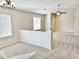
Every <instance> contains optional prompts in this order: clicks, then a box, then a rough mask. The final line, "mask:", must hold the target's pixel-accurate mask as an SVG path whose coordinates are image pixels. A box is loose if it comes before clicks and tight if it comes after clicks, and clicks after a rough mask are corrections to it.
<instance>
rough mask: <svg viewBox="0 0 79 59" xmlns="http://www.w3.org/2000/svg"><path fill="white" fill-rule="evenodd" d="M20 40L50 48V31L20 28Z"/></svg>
mask: <svg viewBox="0 0 79 59" xmlns="http://www.w3.org/2000/svg"><path fill="white" fill-rule="evenodd" d="M20 41H22V42H27V43H30V44H33V45H36V46H41V47H44V48H48V49H51V32H50V31H49V32H42V31H29V30H20Z"/></svg>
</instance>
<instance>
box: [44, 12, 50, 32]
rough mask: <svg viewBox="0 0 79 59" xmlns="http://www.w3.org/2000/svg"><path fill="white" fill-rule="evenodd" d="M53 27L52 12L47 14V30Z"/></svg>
mask: <svg viewBox="0 0 79 59" xmlns="http://www.w3.org/2000/svg"><path fill="white" fill-rule="evenodd" d="M50 27H51V13H48V14H46V17H45V30H46V31H50Z"/></svg>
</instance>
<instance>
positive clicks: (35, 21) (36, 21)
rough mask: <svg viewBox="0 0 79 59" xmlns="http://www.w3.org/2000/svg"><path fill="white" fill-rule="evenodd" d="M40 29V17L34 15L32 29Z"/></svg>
mask: <svg viewBox="0 0 79 59" xmlns="http://www.w3.org/2000/svg"><path fill="white" fill-rule="evenodd" d="M39 29H41V17H40V16H35V17H33V30H39Z"/></svg>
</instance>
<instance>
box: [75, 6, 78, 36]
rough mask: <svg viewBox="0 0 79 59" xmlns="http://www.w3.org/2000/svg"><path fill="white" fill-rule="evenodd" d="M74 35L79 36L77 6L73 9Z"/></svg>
mask: <svg viewBox="0 0 79 59" xmlns="http://www.w3.org/2000/svg"><path fill="white" fill-rule="evenodd" d="M74 19H75V20H74V34H75V35H79V6H77V7H76V9H75V18H74Z"/></svg>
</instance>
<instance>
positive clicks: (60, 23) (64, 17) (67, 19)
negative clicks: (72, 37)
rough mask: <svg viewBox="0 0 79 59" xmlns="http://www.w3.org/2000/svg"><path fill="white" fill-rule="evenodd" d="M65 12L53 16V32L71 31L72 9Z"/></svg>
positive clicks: (72, 24) (72, 23)
mask: <svg viewBox="0 0 79 59" xmlns="http://www.w3.org/2000/svg"><path fill="white" fill-rule="evenodd" d="M66 12H67V13H66V14H61V15H60V16H55V21H54V22H55V26H54V27H55V29H54V31H55V32H73V26H74V10H67V11H66Z"/></svg>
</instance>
